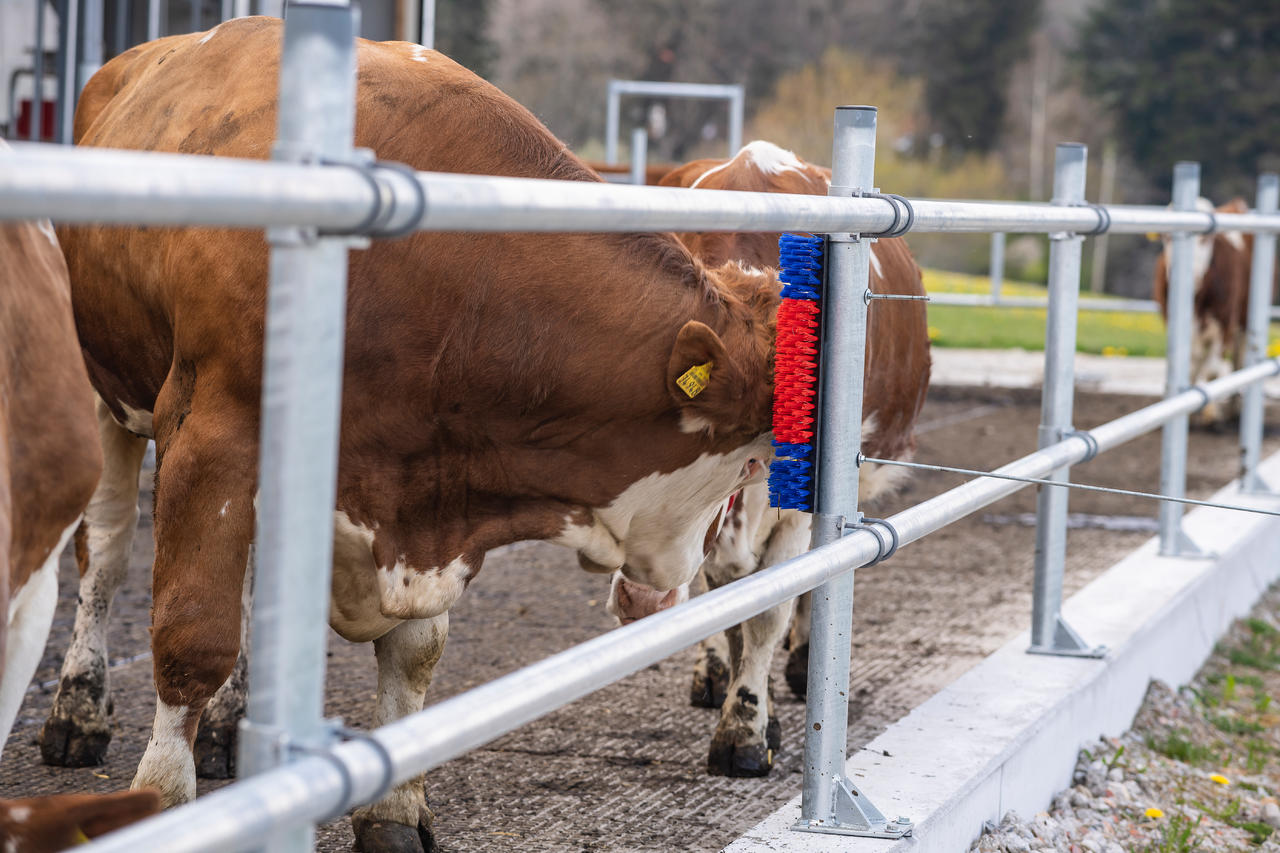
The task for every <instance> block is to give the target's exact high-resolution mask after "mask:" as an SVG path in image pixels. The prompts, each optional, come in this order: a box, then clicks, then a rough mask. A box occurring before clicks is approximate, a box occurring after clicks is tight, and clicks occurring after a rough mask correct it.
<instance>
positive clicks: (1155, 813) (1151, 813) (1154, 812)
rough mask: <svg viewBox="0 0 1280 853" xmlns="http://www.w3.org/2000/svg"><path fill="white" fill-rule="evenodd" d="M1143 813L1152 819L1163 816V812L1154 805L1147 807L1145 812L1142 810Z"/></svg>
mask: <svg viewBox="0 0 1280 853" xmlns="http://www.w3.org/2000/svg"><path fill="white" fill-rule="evenodd" d="M1143 814H1144V815H1146V816H1147V817H1149V818H1151V819H1152V820H1155V819H1157V818H1162V817H1164V812H1163V811H1162V810H1161V809H1157V808H1155V807H1154V806H1153V807H1151V808H1149V809H1147V810H1146V811H1145V812H1143Z"/></svg>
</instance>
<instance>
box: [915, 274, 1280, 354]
mask: <svg viewBox="0 0 1280 853" xmlns="http://www.w3.org/2000/svg"><path fill="white" fill-rule="evenodd" d="M924 286H925V290H926V291H927V292H929V293H970V294H972V293H977V294H989V293H990V292H991V282H990V280H989V279H987V278H985V277H984V276H974V275H965V274H963V273H954V272H947V271H944V270H933V269H927V270H925V271H924ZM1000 292H1001V295H1003V296H1018V297H1039V298H1044V297H1045V295H1046V294H1047V290H1046V288H1044V287H1042V286H1040V285H1036V284H1025V283H1023V282H1013V281H1006V282H1004V284H1003V285H1002V287H1001V289H1000ZM1081 295H1082V297H1088V298H1095V297H1096V298H1099V299H1107V298H1114V297H1107V296H1106V295H1104V294H1094V293H1084V294H1081ZM928 312H929V339H930V340H931V341H932V342H933V345H934V346H939V347H968V348H980V349H1012V348H1020V349H1026V350H1043V349H1044V327H1045V311H1044V309H1039V308H988V307H967V306H959V305H935V304H931V305H929V307H928ZM1271 338H1272V342H1273V349H1274V344H1275V342H1276V341H1280V327H1277V326H1273V327H1272V330H1271ZM1164 350H1165V329H1164V321H1163V320H1162V319H1161V318H1160V315H1159V314H1156V313H1154V312H1152V313H1142V314H1137V313H1130V312H1123V313H1122V312H1118V311H1083V312H1081V313H1080V315H1079V319H1078V322H1077V335H1076V351H1077V352H1084V353H1094V354H1099V355H1116V356H1123V355H1144V356H1157V357H1158V356H1163V355H1164Z"/></svg>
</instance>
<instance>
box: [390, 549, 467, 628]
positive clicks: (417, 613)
mask: <svg viewBox="0 0 1280 853" xmlns="http://www.w3.org/2000/svg"><path fill="white" fill-rule="evenodd" d="M471 574H472V572H471V566H469V565H468V564H467V561H466V560H464V559H463V558H462V557H454V558H453V559H452V560H450V561H449V563H448V565H446V566H445V567H444V568H442V569H440V568H433V569H427V570H425V571H423V570H422V569H417V568H415V567H413V566H411V565H409V564H408V562H407V561H406V559H405V556H404V555H403V554H401V555H400V559H398V560H396V563H395V565H394V566H390V567H379V569H378V589H379V592H380V593H381V601H382V614H383V615H384V616H393V617H395V618H397V619H430V618H432V617H434V616H439V615H440V614H442V613H448V612H449V608H450V607H452V606H453V605H454V604H455V603H456V602H457V600H458V599H459V598H461V597H462V593H463V592H465V591H466V589H467V581H468V580H470V578H471Z"/></svg>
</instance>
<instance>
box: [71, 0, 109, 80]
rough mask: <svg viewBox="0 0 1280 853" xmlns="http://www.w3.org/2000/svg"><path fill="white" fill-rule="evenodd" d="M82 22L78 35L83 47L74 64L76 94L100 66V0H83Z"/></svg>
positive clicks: (101, 26) (101, 19)
mask: <svg viewBox="0 0 1280 853" xmlns="http://www.w3.org/2000/svg"><path fill="white" fill-rule="evenodd" d="M83 2H84V22H83V24H82V26H81V27H80V37H81V40H82V43H83V45H84V49H83V50H81V52H80V61H79V62H78V63H77V65H76V75H77V76H76V94H77V96H79V92H80V90H81V89H83V88H84V84H85V83H88V82H89V78H90V77H92V76H93V75H94V74H95V73H97V71H98V69H99V68H101V67H102V30H103V17H104V16H103V12H102V0H83Z"/></svg>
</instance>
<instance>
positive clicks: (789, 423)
mask: <svg viewBox="0 0 1280 853" xmlns="http://www.w3.org/2000/svg"><path fill="white" fill-rule="evenodd" d="M777 328H778V339H777V341H778V342H777V354H776V355H775V364H774V390H773V438H774V440H775V441H779V442H786V443H788V444H805V443H808V442H809V441H810V440H811V439H812V438H813V419H814V413H813V408H814V397H815V396H817V389H816V387H815V386H816V384H817V375H816V374H817V369H818V304H817V303H816V302H813V301H811V300H807V299H783V300H782V302H781V304H780V305H779V306H778V327H777Z"/></svg>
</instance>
